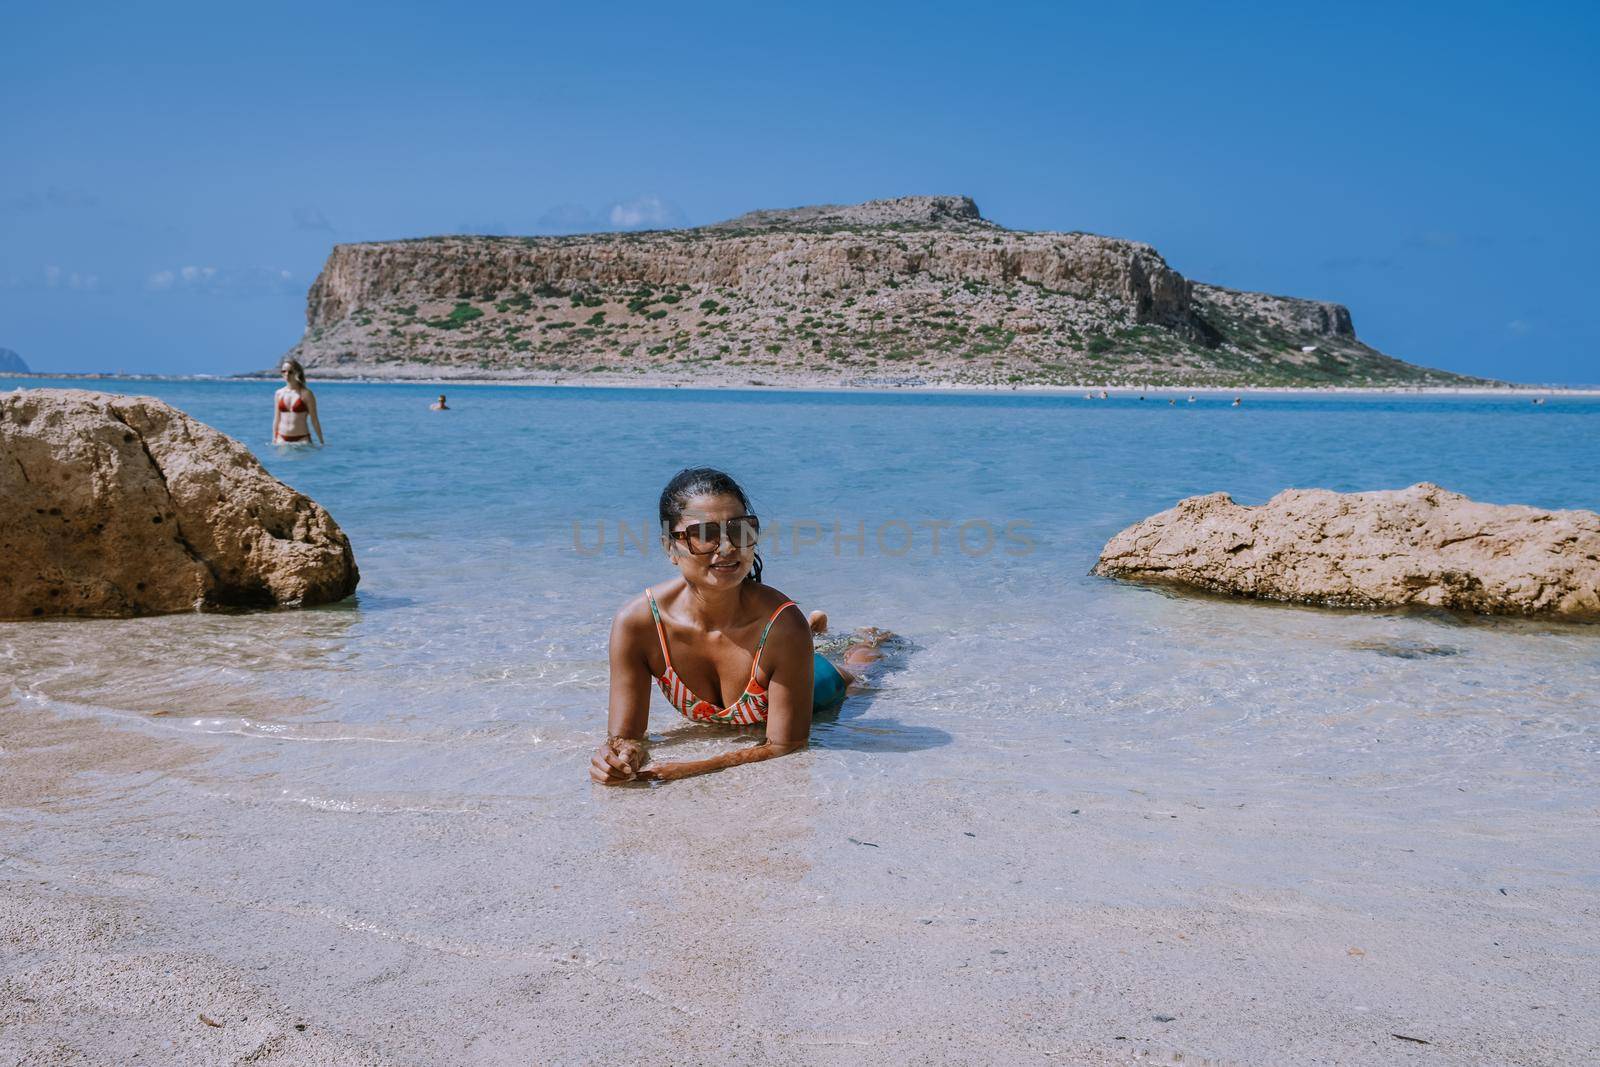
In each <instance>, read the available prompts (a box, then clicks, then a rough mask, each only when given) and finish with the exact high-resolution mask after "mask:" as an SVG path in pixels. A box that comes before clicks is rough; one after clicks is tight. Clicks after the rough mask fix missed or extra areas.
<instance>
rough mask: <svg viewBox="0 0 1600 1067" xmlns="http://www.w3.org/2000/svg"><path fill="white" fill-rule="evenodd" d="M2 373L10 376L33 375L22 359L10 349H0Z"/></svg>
mask: <svg viewBox="0 0 1600 1067" xmlns="http://www.w3.org/2000/svg"><path fill="white" fill-rule="evenodd" d="M0 372H4V373H9V374H31V373H33V372H32V371H30V370H28V365H27V364H26V363H24V362H23V361H22V357H21V356H19V355H17V354H16V353H15V352H13V351H12V350H11V349H9V348H0Z"/></svg>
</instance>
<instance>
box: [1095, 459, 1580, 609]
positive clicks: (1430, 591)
mask: <svg viewBox="0 0 1600 1067" xmlns="http://www.w3.org/2000/svg"><path fill="white" fill-rule="evenodd" d="M1094 573H1095V574H1099V575H1103V576H1105V577H1111V578H1127V579H1131V580H1133V581H1145V582H1163V583H1171V584H1175V585H1181V586H1190V587H1194V588H1199V589H1206V590H1211V591H1213V592H1219V593H1232V594H1236V595H1239V596H1249V597H1261V598H1264V599H1268V600H1289V601H1297V602H1300V603H1306V604H1326V605H1332V606H1343V607H1390V606H1398V605H1406V604H1418V605H1426V606H1429V607H1438V608H1452V609H1456V610H1461V611H1474V612H1487V613H1492V614H1497V615H1531V616H1543V617H1549V618H1557V619H1572V620H1591V621H1595V620H1600V515H1597V514H1595V513H1594V512H1592V511H1541V510H1539V509H1538V508H1531V507H1524V506H1520V505H1510V506H1506V505H1497V504H1480V503H1477V502H1475V501H1472V500H1468V499H1467V498H1466V497H1464V496H1462V495H1461V494H1460V493H1452V492H1449V491H1448V490H1445V489H1441V488H1439V487H1438V486H1437V485H1430V484H1428V483H1426V482H1423V483H1420V484H1417V485H1413V486H1411V487H1410V488H1409V489H1394V490H1384V491H1381V492H1372V493H1335V492H1332V491H1330V490H1327V489H1287V490H1285V491H1283V492H1281V493H1279V494H1278V495H1277V496H1275V497H1273V498H1272V499H1271V500H1269V501H1267V503H1265V504H1262V505H1260V506H1259V507H1245V506H1243V505H1240V504H1235V503H1234V502H1233V500H1232V498H1230V497H1229V496H1228V494H1227V493H1211V494H1209V495H1208V496H1196V497H1190V498H1189V499H1187V500H1184V501H1182V502H1180V503H1179V504H1178V506H1177V507H1174V508H1171V509H1169V510H1167V511H1163V512H1162V513H1161V514H1159V515H1155V516H1152V517H1151V518H1148V519H1146V520H1144V521H1143V522H1140V523H1137V524H1135V525H1133V526H1130V527H1128V528H1127V529H1126V530H1123V531H1122V532H1121V533H1119V534H1117V535H1116V536H1115V537H1113V538H1112V539H1111V540H1110V541H1109V542H1108V543H1107V544H1106V547H1105V550H1104V551H1102V552H1101V553H1100V562H1099V563H1098V564H1096V566H1095V568H1094Z"/></svg>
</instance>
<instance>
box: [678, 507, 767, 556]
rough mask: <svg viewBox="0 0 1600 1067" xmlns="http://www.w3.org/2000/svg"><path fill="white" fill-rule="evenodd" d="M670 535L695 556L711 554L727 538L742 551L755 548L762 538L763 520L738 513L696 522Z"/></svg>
mask: <svg viewBox="0 0 1600 1067" xmlns="http://www.w3.org/2000/svg"><path fill="white" fill-rule="evenodd" d="M668 536H670V537H671V538H672V539H673V540H674V541H676V542H678V544H680V545H682V546H683V547H684V548H686V549H687V550H688V551H689V554H690V555H694V556H709V555H711V553H713V552H715V551H716V550H717V549H718V548H719V547H721V545H722V542H723V541H724V540H727V541H728V542H730V543H731V544H732V545H733V547H735V548H737V549H740V550H741V551H742V550H744V549H748V548H754V547H755V546H756V542H757V541H759V540H760V538H761V520H760V519H758V518H756V517H755V516H754V515H738V516H735V517H734V518H731V519H727V520H725V521H723V522H695V523H690V524H689V525H688V526H686V527H684V528H683V529H681V530H673V531H672V532H671V533H670V534H669V535H668Z"/></svg>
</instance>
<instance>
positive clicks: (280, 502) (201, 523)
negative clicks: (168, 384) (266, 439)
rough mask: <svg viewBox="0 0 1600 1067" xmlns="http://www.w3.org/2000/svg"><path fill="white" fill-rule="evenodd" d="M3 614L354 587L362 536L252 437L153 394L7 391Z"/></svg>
mask: <svg viewBox="0 0 1600 1067" xmlns="http://www.w3.org/2000/svg"><path fill="white" fill-rule="evenodd" d="M0 500H4V501H5V505H6V506H5V508H4V509H3V510H0V559H3V560H4V561H5V566H4V567H3V568H0V618H12V619H16V618H38V617H41V616H55V615H77V616H99V617H118V616H132V615H156V614H167V613H173V612H182V611H197V610H199V611H204V610H216V609H224V608H247V607H273V606H310V605H313V604H324V603H330V602H333V601H336V600H342V599H343V598H344V597H347V596H349V595H350V594H351V593H352V592H354V591H355V588H356V582H357V580H358V578H359V574H358V572H357V570H356V563H355V556H354V554H353V553H352V552H351V549H350V541H349V539H348V538H346V537H345V535H344V532H343V531H342V530H340V529H339V527H338V525H337V524H336V523H335V522H334V521H333V518H332V517H331V516H330V515H329V514H328V513H327V511H325V510H323V508H321V507H320V506H318V505H317V504H316V503H315V502H314V501H312V500H310V499H309V498H308V497H306V496H304V495H302V494H300V493H297V492H295V491H294V490H293V489H290V488H289V487H288V486H286V485H284V484H283V483H282V482H280V481H278V480H277V479H276V478H274V477H272V475H270V474H268V473H267V472H266V470H265V469H264V468H263V467H262V466H261V464H260V463H259V462H258V461H257V460H256V458H255V457H254V456H253V455H251V454H250V450H249V449H247V448H245V447H244V446H243V445H241V444H240V443H239V442H237V441H235V440H234V439H233V438H231V437H229V436H227V435H226V434H224V433H222V432H220V431H218V430H214V429H212V428H211V427H209V426H207V425H205V424H204V423H201V422H199V421H197V420H195V419H192V418H190V417H189V416H188V415H185V414H184V413H183V412H181V411H179V410H177V409H176V408H174V407H172V406H170V405H168V404H166V403H163V402H162V401H160V400H156V399H155V398H153V397H124V396H115V395H111V394H107V393H93V392H88V391H85V390H79V389H19V390H17V391H16V392H13V393H7V394H3V395H0Z"/></svg>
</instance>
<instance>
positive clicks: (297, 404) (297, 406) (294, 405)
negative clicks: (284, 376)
mask: <svg viewBox="0 0 1600 1067" xmlns="http://www.w3.org/2000/svg"><path fill="white" fill-rule="evenodd" d="M305 409H306V402H305V400H304V399H303V398H302V397H301V396H300V395H299V394H298V393H296V394H294V399H293V400H292V401H290V403H289V406H288V407H284V406H283V394H282V393H279V394H278V410H279V411H304V410H305Z"/></svg>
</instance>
